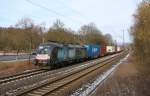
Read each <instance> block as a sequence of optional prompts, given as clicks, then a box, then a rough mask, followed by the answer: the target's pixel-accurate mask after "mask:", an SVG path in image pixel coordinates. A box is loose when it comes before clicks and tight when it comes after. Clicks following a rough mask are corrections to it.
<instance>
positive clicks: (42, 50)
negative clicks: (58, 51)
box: [38, 46, 50, 54]
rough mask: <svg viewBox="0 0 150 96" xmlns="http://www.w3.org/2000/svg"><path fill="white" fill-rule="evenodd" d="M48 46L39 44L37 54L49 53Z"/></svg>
mask: <svg viewBox="0 0 150 96" xmlns="http://www.w3.org/2000/svg"><path fill="white" fill-rule="evenodd" d="M49 52H50V46H39V48H38V54H49Z"/></svg>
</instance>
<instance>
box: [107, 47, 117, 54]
mask: <svg viewBox="0 0 150 96" xmlns="http://www.w3.org/2000/svg"><path fill="white" fill-rule="evenodd" d="M106 52H107V53H113V52H115V46H106Z"/></svg>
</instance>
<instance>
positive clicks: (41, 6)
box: [26, 0, 81, 23]
mask: <svg viewBox="0 0 150 96" xmlns="http://www.w3.org/2000/svg"><path fill="white" fill-rule="evenodd" d="M26 1H27V2H28V3H30V4H32V5H34V6H37V7H40V8H42V9H44V10H46V11H49V12H51V13H54V14H56V15H58V16H61V17H64V18H66V19H71V20H72V21H76V22H77V20H74V19H72V18H69V17H66V16H65V15H63V14H60V13H58V12H56V11H54V10H52V9H49V8H47V7H45V6H43V5H40V4H37V3H34V2H32V1H31V0H26ZM79 23H81V22H79Z"/></svg>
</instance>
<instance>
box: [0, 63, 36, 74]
mask: <svg viewBox="0 0 150 96" xmlns="http://www.w3.org/2000/svg"><path fill="white" fill-rule="evenodd" d="M33 68H36V67H35V66H34V65H33V64H31V62H29V61H14V62H0V77H3V76H6V75H11V74H15V73H18V72H22V71H25V70H28V69H33Z"/></svg>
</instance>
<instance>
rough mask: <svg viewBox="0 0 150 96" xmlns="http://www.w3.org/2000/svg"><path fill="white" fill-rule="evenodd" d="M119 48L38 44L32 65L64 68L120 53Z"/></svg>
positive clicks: (93, 45)
mask: <svg viewBox="0 0 150 96" xmlns="http://www.w3.org/2000/svg"><path fill="white" fill-rule="evenodd" d="M121 51H122V50H121V47H119V46H101V45H96V44H86V45H79V44H62V43H57V42H48V43H43V44H40V45H39V47H38V48H37V50H36V51H35V52H34V53H33V54H34V55H36V56H35V59H34V60H33V64H35V65H38V66H43V67H50V68H53V67H57V66H66V64H71V63H75V62H81V61H85V60H90V59H94V58H98V57H101V56H105V55H109V54H114V53H117V52H121Z"/></svg>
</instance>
